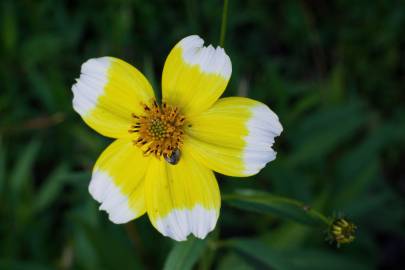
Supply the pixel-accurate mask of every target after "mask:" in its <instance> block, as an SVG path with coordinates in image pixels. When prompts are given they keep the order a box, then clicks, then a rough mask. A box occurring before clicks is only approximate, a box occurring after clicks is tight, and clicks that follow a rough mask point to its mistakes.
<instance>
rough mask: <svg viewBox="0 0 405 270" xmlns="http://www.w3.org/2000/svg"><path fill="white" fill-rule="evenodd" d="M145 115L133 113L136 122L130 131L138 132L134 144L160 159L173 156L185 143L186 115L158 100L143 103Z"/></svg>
mask: <svg viewBox="0 0 405 270" xmlns="http://www.w3.org/2000/svg"><path fill="white" fill-rule="evenodd" d="M142 106H143V109H144V112H143V115H135V114H132V117H133V118H134V119H135V124H133V125H132V126H131V128H130V129H129V133H138V134H139V136H138V137H137V139H136V140H134V144H135V145H137V146H138V147H140V148H141V149H142V151H143V152H144V154H145V155H150V154H153V155H155V156H156V157H157V158H159V159H160V157H161V156H163V157H164V158H165V159H167V158H170V157H172V155H173V153H174V152H178V151H179V149H180V148H181V146H182V145H183V134H184V132H183V125H184V121H185V117H184V116H183V115H182V114H181V113H180V112H179V109H178V108H177V107H174V106H170V105H168V104H166V103H165V102H163V104H162V105H161V106H160V105H159V104H158V103H157V102H156V101H153V102H152V105H150V106H148V105H146V104H142Z"/></svg>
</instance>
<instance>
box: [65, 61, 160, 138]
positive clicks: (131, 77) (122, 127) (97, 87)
mask: <svg viewBox="0 0 405 270" xmlns="http://www.w3.org/2000/svg"><path fill="white" fill-rule="evenodd" d="M72 91H73V95H74V96H73V108H74V109H75V111H76V112H78V113H79V114H80V116H81V117H82V118H83V120H84V121H85V122H86V123H87V124H88V125H89V126H90V127H92V128H93V129H94V130H96V131H97V132H99V133H101V134H102V135H104V136H107V137H112V138H120V137H125V136H129V133H128V129H129V127H130V124H131V113H135V114H139V113H140V112H141V109H142V108H141V106H140V103H141V102H143V103H148V102H150V100H151V99H152V98H153V97H154V94H153V90H152V87H151V86H150V84H149V82H148V81H147V80H146V79H145V77H144V76H143V75H142V73H140V72H139V71H138V70H137V69H136V68H134V67H133V66H131V65H130V64H128V63H126V62H124V61H122V60H120V59H117V58H113V57H101V58H93V59H90V60H88V61H86V62H85V63H84V64H83V65H82V68H81V75H80V78H79V79H77V83H76V84H74V85H73V87H72Z"/></svg>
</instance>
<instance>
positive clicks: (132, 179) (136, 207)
mask: <svg viewBox="0 0 405 270" xmlns="http://www.w3.org/2000/svg"><path fill="white" fill-rule="evenodd" d="M149 161H150V157H145V156H144V155H143V153H142V152H141V150H140V149H139V148H138V147H137V146H134V145H133V143H132V141H131V140H130V139H127V138H125V139H124V138H123V139H118V140H116V141H115V142H113V143H112V144H111V145H110V146H108V148H107V149H106V150H104V152H103V153H102V154H101V156H100V157H99V159H98V160H97V162H96V165H95V166H94V169H93V175H92V178H91V182H90V186H89V192H90V194H91V195H92V196H93V198H94V199H95V200H96V201H98V202H99V203H101V205H100V210H104V211H106V212H107V213H108V216H109V219H110V220H111V221H112V222H114V223H126V222H128V221H130V220H132V219H135V218H137V217H139V216H141V215H143V214H144V213H145V211H146V206H145V194H144V178H145V174H146V170H147V168H148V165H149Z"/></svg>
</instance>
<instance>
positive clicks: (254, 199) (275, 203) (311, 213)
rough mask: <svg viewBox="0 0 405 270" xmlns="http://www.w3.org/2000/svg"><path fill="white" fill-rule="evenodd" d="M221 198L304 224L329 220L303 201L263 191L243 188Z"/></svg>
mask: <svg viewBox="0 0 405 270" xmlns="http://www.w3.org/2000/svg"><path fill="white" fill-rule="evenodd" d="M222 198H223V199H224V200H225V202H227V203H229V204H230V205H233V206H236V207H239V208H242V209H246V210H251V211H255V212H259V213H266V214H272V215H276V216H278V217H281V218H286V219H291V220H294V221H296V222H299V223H302V224H306V225H312V226H313V225H315V226H318V225H327V223H328V222H329V221H328V220H327V218H326V217H324V216H323V215H322V214H320V213H319V212H317V211H315V210H313V209H311V208H310V207H309V206H308V205H305V204H304V203H301V202H299V201H295V200H293V199H290V198H286V197H281V196H275V195H272V194H269V193H265V192H257V191H251V190H244V191H240V192H238V193H235V194H228V195H224V196H222Z"/></svg>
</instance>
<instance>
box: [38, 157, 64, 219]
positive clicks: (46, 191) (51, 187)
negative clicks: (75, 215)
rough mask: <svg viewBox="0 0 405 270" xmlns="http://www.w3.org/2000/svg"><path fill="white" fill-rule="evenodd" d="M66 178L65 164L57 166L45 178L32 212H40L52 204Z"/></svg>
mask: <svg viewBox="0 0 405 270" xmlns="http://www.w3.org/2000/svg"><path fill="white" fill-rule="evenodd" d="M67 176H68V168H67V166H66V164H61V165H60V166H58V167H57V168H56V169H55V170H54V171H53V172H52V173H51V174H50V175H49V176H48V178H47V180H46V181H45V183H44V184H43V186H42V188H41V189H40V191H39V192H38V196H37V198H36V200H35V203H34V211H41V210H44V209H45V208H47V207H48V206H49V205H50V204H51V203H52V202H54V201H55V200H56V199H57V197H58V195H59V194H60V193H61V191H62V188H63V184H64V181H65V180H66V179H67Z"/></svg>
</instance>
